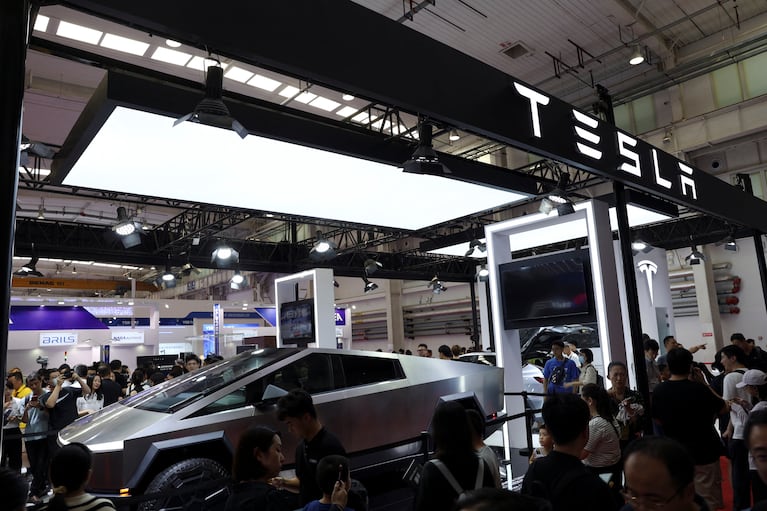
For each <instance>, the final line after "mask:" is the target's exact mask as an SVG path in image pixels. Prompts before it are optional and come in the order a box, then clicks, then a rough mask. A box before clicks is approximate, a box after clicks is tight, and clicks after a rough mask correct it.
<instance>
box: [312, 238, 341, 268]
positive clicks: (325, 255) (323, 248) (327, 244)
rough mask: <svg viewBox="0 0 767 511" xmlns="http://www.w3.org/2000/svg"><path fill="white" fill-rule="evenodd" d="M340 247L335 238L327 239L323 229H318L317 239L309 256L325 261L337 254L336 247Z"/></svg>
mask: <svg viewBox="0 0 767 511" xmlns="http://www.w3.org/2000/svg"><path fill="white" fill-rule="evenodd" d="M337 248H338V247H337V246H336V244H335V243H334V242H333V240H330V239H327V238H326V237H325V236H324V235H323V234H322V231H317V241H316V242H315V243H314V246H313V247H312V249H311V250H310V251H309V257H311V258H312V259H313V260H315V261H324V260H327V259H332V258H334V257H335V256H336V249H337Z"/></svg>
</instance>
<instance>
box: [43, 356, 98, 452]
mask: <svg viewBox="0 0 767 511" xmlns="http://www.w3.org/2000/svg"><path fill="white" fill-rule="evenodd" d="M75 381H76V382H77V383H79V384H80V388H77V387H75V386H73V385H71V383H73V382H75ZM65 382H69V383H70V385H69V386H67V387H65V386H64V383H65ZM48 383H49V385H50V386H51V387H52V389H51V391H50V392H48V393H46V394H45V395H43V397H41V398H40V399H41V400H42V402H43V403H44V404H45V407H46V408H47V409H48V427H49V430H50V432H51V434H50V435H49V436H48V450H49V452H48V455H49V456H53V454H54V453H55V452H56V451H57V450H58V443H57V442H56V437H57V434H56V433H55V432H58V431H59V430H61V429H63V428H65V427H67V426H69V425H70V424H71V423H72V422H74V421H75V419H77V417H78V414H77V398H78V397H81V396H82V395H83V394H90V392H91V388H90V387H89V386H88V382H86V381H85V380H84V379H83V378H82V377H81V376H80V375H79V374H77V373H76V372H74V371H72V370H71V369H68V368H65V369H64V372H59V370H58V369H51V372H50V374H49V375H48Z"/></svg>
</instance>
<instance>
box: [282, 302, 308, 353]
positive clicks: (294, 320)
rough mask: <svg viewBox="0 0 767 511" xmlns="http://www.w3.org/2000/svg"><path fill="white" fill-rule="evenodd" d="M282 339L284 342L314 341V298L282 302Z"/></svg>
mask: <svg viewBox="0 0 767 511" xmlns="http://www.w3.org/2000/svg"><path fill="white" fill-rule="evenodd" d="M279 310H280V339H281V340H282V343H283V344H307V343H310V342H314V300H312V299H308V300H298V301H295V302H285V303H282V304H280V307H279Z"/></svg>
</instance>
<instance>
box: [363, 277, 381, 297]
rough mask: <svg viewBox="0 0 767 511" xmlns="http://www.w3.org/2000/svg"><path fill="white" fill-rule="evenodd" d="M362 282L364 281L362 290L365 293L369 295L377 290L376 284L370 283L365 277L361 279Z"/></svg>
mask: <svg viewBox="0 0 767 511" xmlns="http://www.w3.org/2000/svg"><path fill="white" fill-rule="evenodd" d="M362 280H363V281H365V287H364V288H363V291H364V292H365V293H369V292H371V291H375V290H376V289H378V284H376V283H375V282H370V281H369V280H368V278H367V277H362Z"/></svg>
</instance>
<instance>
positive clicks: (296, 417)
mask: <svg viewBox="0 0 767 511" xmlns="http://www.w3.org/2000/svg"><path fill="white" fill-rule="evenodd" d="M277 418H278V419H279V420H281V421H282V422H284V423H285V424H286V425H287V426H288V431H290V432H291V433H293V434H294V435H297V436H299V437H300V438H302V439H303V441H301V442H300V443H299V444H298V447H297V448H296V477H295V478H293V479H285V480H282V479H279V480H277V481H275V482H276V483H278V485H279V484H282V485H284V486H287V487H293V488H296V487H297V488H298V492H299V495H300V499H301V505H302V506H305V505H306V504H308V503H309V502H311V501H313V500H318V499H320V498H322V490H321V489H320V487H319V485H318V484H317V464H318V463H319V462H320V460H321V459H322V458H324V457H325V456H328V455H330V454H339V455H341V456H346V450H345V449H344V446H343V445H341V442H340V441H339V440H338V438H336V436H335V435H334V434H332V433H330V432H329V431H328V430H326V429H325V428H324V427H323V426H322V423H321V422H320V421H319V419H318V418H317V410H316V409H315V408H314V402H313V401H312V396H311V395H309V394H308V393H307V392H306V391H304V390H301V389H295V390H291V391H290V392H289V393H288V394H287V395H285V396H282V397H281V398H280V400H279V401H278V402H277Z"/></svg>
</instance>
